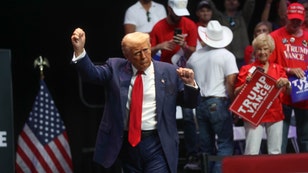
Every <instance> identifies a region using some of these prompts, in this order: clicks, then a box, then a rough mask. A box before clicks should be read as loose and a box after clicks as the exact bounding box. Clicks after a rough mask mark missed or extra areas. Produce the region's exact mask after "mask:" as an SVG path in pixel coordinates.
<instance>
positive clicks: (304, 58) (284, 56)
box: [270, 27, 308, 109]
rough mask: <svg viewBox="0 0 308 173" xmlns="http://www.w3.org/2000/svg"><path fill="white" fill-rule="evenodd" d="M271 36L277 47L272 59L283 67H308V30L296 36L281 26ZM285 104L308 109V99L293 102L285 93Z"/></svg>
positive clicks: (305, 68)
mask: <svg viewBox="0 0 308 173" xmlns="http://www.w3.org/2000/svg"><path fill="white" fill-rule="evenodd" d="M271 36H272V37H273V38H274V40H275V49H274V51H273V53H272V54H271V56H270V61H271V62H275V63H277V64H280V65H282V66H283V67H290V68H296V67H297V68H298V67H299V68H302V69H303V70H307V67H308V32H307V31H304V32H303V35H302V36H301V37H294V36H292V35H290V34H289V33H288V32H287V31H286V27H281V28H279V29H277V30H275V31H273V32H271ZM282 102H283V104H286V105H292V106H294V107H297V108H302V109H308V100H305V101H301V102H297V103H292V100H291V96H290V95H284V98H283V100H282Z"/></svg>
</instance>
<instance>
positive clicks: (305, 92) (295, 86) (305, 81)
mask: <svg viewBox="0 0 308 173" xmlns="http://www.w3.org/2000/svg"><path fill="white" fill-rule="evenodd" d="M289 81H290V82H291V86H292V90H291V91H292V92H291V98H292V102H293V103H295V102H299V101H303V100H308V70H306V71H305V77H304V78H302V79H299V78H297V77H296V76H290V77H289Z"/></svg>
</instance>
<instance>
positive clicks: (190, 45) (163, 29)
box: [150, 0, 198, 63]
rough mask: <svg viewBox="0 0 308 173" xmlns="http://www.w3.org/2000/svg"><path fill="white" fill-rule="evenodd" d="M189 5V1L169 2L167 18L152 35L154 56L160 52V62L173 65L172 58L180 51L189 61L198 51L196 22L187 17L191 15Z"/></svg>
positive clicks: (154, 29) (176, 0) (156, 26)
mask: <svg viewBox="0 0 308 173" xmlns="http://www.w3.org/2000/svg"><path fill="white" fill-rule="evenodd" d="M187 3H188V0H169V1H168V7H167V17H166V18H164V19H162V20H160V21H158V22H157V23H156V24H155V25H154V27H153V29H152V31H151V33H150V38H151V49H152V55H155V54H156V52H157V51H159V50H160V51H161V57H160V61H163V62H168V63H172V61H171V58H172V56H173V55H175V54H176V53H178V51H180V49H182V50H181V51H183V56H184V57H185V58H186V59H188V58H189V57H190V55H191V54H192V53H193V52H194V51H195V50H196V45H197V38H198V34H197V27H196V25H195V23H194V21H192V20H191V19H189V18H188V17H185V16H189V15H190V13H189V11H188V10H187V8H186V7H187ZM182 4H186V5H182Z"/></svg>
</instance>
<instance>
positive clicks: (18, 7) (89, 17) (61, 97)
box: [0, 0, 265, 173]
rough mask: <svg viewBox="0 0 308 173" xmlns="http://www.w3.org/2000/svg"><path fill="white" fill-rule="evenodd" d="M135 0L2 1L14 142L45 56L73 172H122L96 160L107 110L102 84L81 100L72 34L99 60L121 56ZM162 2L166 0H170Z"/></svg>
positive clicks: (1, 38)
mask: <svg viewBox="0 0 308 173" xmlns="http://www.w3.org/2000/svg"><path fill="white" fill-rule="evenodd" d="M216 1H217V3H216V4H217V6H218V8H222V2H223V0H216ZM216 1H215V2H216ZM135 2H136V0H113V1H109V2H108V1H93V0H88V1H72V0H68V1H50V0H48V1H47V0H46V1H43V0H35V1H34V0H33V1H27V0H15V1H9V0H2V1H1V3H0V4H1V5H0V19H1V20H0V22H1V25H0V48H2V49H10V50H11V53H12V77H13V81H12V82H13V108H14V134H15V143H16V142H17V136H18V134H19V133H20V131H21V130H22V127H23V125H24V123H25V121H26V119H27V117H28V116H29V113H30V111H31V109H32V104H33V102H34V99H35V96H36V94H37V92H38V87H39V79H40V75H39V69H38V68H34V66H33V62H34V60H35V59H36V58H38V57H39V56H40V55H41V56H43V57H45V58H47V59H48V60H49V63H50V68H45V70H44V74H45V82H46V84H47V86H48V88H49V90H50V92H51V95H52V97H53V99H54V101H55V104H56V106H57V108H58V110H59V112H60V115H61V116H62V119H63V120H64V123H65V125H66V129H67V132H68V136H69V140H70V146H71V153H72V158H73V164H74V171H75V172H76V173H78V172H80V173H84V172H87V173H90V172H117V171H116V170H118V168H117V166H114V168H111V169H103V168H101V167H100V166H98V165H97V164H95V163H93V162H92V153H93V147H94V143H95V138H96V131H97V127H98V125H99V122H100V119H101V115H102V110H103V108H102V107H100V106H99V105H101V104H102V103H103V101H104V100H103V98H104V95H103V88H102V87H98V86H91V85H88V84H83V85H82V87H81V89H82V91H83V92H82V94H81V95H83V96H84V100H82V99H81V97H80V92H79V89H80V84H79V80H78V74H77V73H76V71H75V70H74V69H73V68H72V66H70V60H71V58H72V54H73V51H72V46H71V43H70V36H71V33H72V32H73V30H74V29H75V28H76V27H81V28H83V29H84V30H85V31H86V34H87V43H86V50H87V53H88V54H89V55H90V57H91V58H92V60H93V61H95V62H97V63H101V62H103V61H104V60H105V59H106V58H108V57H112V56H122V53H121V49H120V42H121V38H122V37H123V33H124V32H123V25H122V23H123V18H124V13H125V10H126V8H128V7H129V6H130V5H132V4H133V3H135ZM157 2H160V3H163V4H166V3H167V0H157ZM197 2H199V1H197V0H190V2H189V5H188V9H189V11H190V13H191V16H190V18H191V19H193V20H195V19H196V17H195V14H194V11H195V7H196V4H197ZM241 2H243V0H242V1H241ZM264 2H265V0H256V10H255V14H254V17H253V20H252V21H251V26H250V27H249V31H250V33H251V31H252V28H253V26H254V24H255V23H256V22H257V21H259V19H260V15H261V11H262V8H263V5H264ZM107 3H108V4H109V5H107ZM103 4H105V5H103ZM1 85H5V84H1ZM84 101H86V104H85V103H84Z"/></svg>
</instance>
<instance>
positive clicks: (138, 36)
mask: <svg viewBox="0 0 308 173" xmlns="http://www.w3.org/2000/svg"><path fill="white" fill-rule="evenodd" d="M145 42H148V44H149V45H150V36H149V34H147V33H143V32H132V33H128V34H126V35H125V36H124V37H123V39H122V42H121V46H122V52H123V54H124V55H127V53H130V51H131V50H132V49H134V48H137V47H138V46H139V45H141V44H144V43H145Z"/></svg>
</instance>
